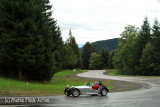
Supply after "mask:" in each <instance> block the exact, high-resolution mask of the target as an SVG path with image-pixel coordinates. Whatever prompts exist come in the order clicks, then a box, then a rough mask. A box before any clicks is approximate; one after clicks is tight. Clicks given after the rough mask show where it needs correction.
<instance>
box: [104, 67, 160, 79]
mask: <svg viewBox="0 0 160 107" xmlns="http://www.w3.org/2000/svg"><path fill="white" fill-rule="evenodd" d="M105 70H106V71H109V72H108V73H107V75H110V76H126V77H160V76H142V75H124V74H121V73H119V72H118V70H115V69H105Z"/></svg>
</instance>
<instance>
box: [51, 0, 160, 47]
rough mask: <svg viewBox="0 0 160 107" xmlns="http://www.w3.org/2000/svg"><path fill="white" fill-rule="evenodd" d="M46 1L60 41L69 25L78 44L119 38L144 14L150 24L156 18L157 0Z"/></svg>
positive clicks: (158, 10)
mask: <svg viewBox="0 0 160 107" xmlns="http://www.w3.org/2000/svg"><path fill="white" fill-rule="evenodd" d="M50 1H51V4H53V17H54V18H56V19H57V22H58V25H59V26H60V27H61V30H62V36H63V38H64V40H65V39H66V37H68V32H69V29H70V28H72V32H73V34H74V36H75V37H76V40H77V43H79V44H83V43H85V42H87V41H90V42H93V41H97V40H103V39H110V38H115V37H120V33H121V32H122V31H123V29H124V27H125V26H126V25H128V24H131V25H135V26H137V27H140V26H141V25H142V23H143V19H144V17H145V16H147V17H148V18H149V20H150V22H151V25H152V23H153V21H154V19H155V17H157V18H159V17H160V14H159V12H160V8H159V7H160V3H159V2H160V0H159V1H157V0H50Z"/></svg>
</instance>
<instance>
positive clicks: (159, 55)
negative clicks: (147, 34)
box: [152, 19, 160, 75]
mask: <svg viewBox="0 0 160 107" xmlns="http://www.w3.org/2000/svg"><path fill="white" fill-rule="evenodd" d="M152 32H153V34H152V38H153V40H152V45H153V48H154V53H153V55H154V66H155V67H154V68H155V69H154V75H160V42H159V41H160V24H159V22H158V20H157V19H155V22H154V25H153V28H152Z"/></svg>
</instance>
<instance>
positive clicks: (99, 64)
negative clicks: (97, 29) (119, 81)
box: [82, 42, 114, 69]
mask: <svg viewBox="0 0 160 107" xmlns="http://www.w3.org/2000/svg"><path fill="white" fill-rule="evenodd" d="M113 56H114V51H111V52H109V51H108V49H104V48H103V49H102V51H101V52H100V53H99V52H98V50H97V48H96V44H95V43H93V44H90V43H89V42H86V44H85V45H84V46H83V48H82V59H83V69H102V68H113V65H112V58H113Z"/></svg>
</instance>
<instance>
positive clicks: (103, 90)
mask: <svg viewBox="0 0 160 107" xmlns="http://www.w3.org/2000/svg"><path fill="white" fill-rule="evenodd" d="M107 93H108V91H107V89H106V88H103V89H102V90H101V95H102V96H106V95H107Z"/></svg>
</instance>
